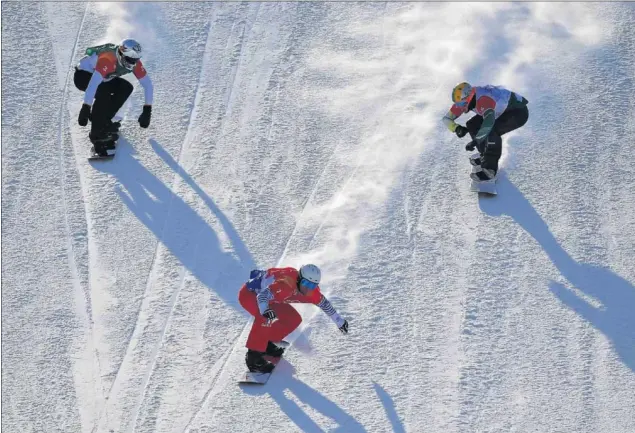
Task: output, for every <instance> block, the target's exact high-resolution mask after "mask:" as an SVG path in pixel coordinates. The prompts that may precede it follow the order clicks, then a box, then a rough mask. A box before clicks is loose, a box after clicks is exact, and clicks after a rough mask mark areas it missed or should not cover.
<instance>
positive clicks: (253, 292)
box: [238, 265, 348, 373]
mask: <svg viewBox="0 0 635 433" xmlns="http://www.w3.org/2000/svg"><path fill="white" fill-rule="evenodd" d="M321 276H322V274H321V271H320V269H319V268H318V267H317V266H315V265H303V266H301V267H300V269H299V270H298V269H295V268H270V269H268V270H259V269H255V270H253V271H251V275H250V279H249V281H247V282H246V283H245V284H244V285H243V286H242V287H241V289H240V292H239V294H238V301H239V302H240V305H242V307H243V308H244V309H245V310H247V311H248V312H249V313H250V314H251V315H252V316H254V323H253V325H252V327H251V332H250V333H249V336H248V337H247V344H246V345H245V346H246V347H247V355H246V356H245V361H246V363H247V368H248V369H249V371H251V372H259V373H269V372H271V371H272V370H273V368H274V365H273V364H272V363H271V362H269V361H267V360H266V359H265V358H264V356H265V355H268V356H275V357H279V356H282V353H283V352H284V349H283V348H282V347H279V346H277V345H276V344H275V343H276V342H280V341H282V340H283V339H284V337H286V336H287V335H289V334H290V333H291V332H293V331H294V330H295V329H296V328H297V327H298V326H300V323H301V322H302V317H301V316H300V314H299V313H298V312H297V310H296V309H295V308H293V307H292V306H291V305H289V304H291V303H299V304H314V305H317V306H318V307H320V308H321V309H322V310H323V311H324V312H325V313H326V314H327V315H328V316H329V317H330V318H331V320H333V322H335V324H336V325H337V327H338V328H339V330H340V331H341V332H342V333H344V334H346V333H348V321H346V320H345V319H343V318H342V317H341V316H340V315H339V314H338V313H337V311H336V310H335V308H333V306H332V305H331V303H330V302H329V301H328V299H326V297H325V296H324V295H323V294H322V293H321V292H320V287H319V284H320V279H321Z"/></svg>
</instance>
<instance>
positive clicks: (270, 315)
mask: <svg viewBox="0 0 635 433" xmlns="http://www.w3.org/2000/svg"><path fill="white" fill-rule="evenodd" d="M262 317H264V318H265V319H267V324H268V325H271V324H272V323H273V322H275V321H276V319H277V318H278V316H276V312H275V311H273V310H272V309H271V308H267V309H266V310H265V312H264V313H262Z"/></svg>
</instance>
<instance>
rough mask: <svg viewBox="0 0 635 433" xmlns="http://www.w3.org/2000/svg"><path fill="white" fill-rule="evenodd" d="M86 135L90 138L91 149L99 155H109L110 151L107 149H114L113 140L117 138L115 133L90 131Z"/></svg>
mask: <svg viewBox="0 0 635 433" xmlns="http://www.w3.org/2000/svg"><path fill="white" fill-rule="evenodd" d="M88 137H89V138H90V142H91V143H93V150H94V151H95V153H96V154H97V155H99V156H109V155H111V154H112V152H111V153H108V150H114V149H115V140H117V139H118V138H119V136H118V135H117V134H111V133H107V132H100V133H98V134H93V133H92V132H91V133H90V134H89V135H88Z"/></svg>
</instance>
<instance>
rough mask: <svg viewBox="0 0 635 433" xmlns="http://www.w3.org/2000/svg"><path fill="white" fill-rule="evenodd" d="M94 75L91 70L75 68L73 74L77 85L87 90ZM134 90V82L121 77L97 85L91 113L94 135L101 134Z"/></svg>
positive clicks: (92, 132) (91, 130) (91, 129)
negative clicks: (131, 82)
mask: <svg viewBox="0 0 635 433" xmlns="http://www.w3.org/2000/svg"><path fill="white" fill-rule="evenodd" d="M92 76H93V74H92V73H91V72H88V71H82V70H81V69H77V68H75V75H74V76H73V81H74V82H75V87H77V88H78V89H79V90H81V91H82V92H85V91H86V88H87V87H88V83H89V82H90V78H91V77H92ZM133 90H134V87H133V86H132V84H130V82H129V81H127V80H124V79H123V78H120V77H115V78H113V79H112V80H110V81H105V82H103V83H101V84H100V85H99V87H97V92H95V102H94V103H93V109H92V112H91V115H90V121H91V128H90V133H91V134H92V135H95V134H99V132H101V131H102V130H103V129H104V128H105V127H106V126H107V125H108V122H110V120H111V119H112V118H113V117H114V116H115V114H117V111H119V109H120V108H121V107H123V104H125V103H126V101H127V100H128V98H129V97H130V95H131V94H132V91H133Z"/></svg>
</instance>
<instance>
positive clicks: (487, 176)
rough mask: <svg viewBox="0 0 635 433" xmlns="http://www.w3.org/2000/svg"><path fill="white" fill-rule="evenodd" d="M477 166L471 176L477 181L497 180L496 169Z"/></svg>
mask: <svg viewBox="0 0 635 433" xmlns="http://www.w3.org/2000/svg"><path fill="white" fill-rule="evenodd" d="M475 168H477V170H476V171H474V172H473V173H472V174H470V178H472V180H473V181H475V182H495V181H496V171H495V170H492V169H489V168H482V167H475Z"/></svg>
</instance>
